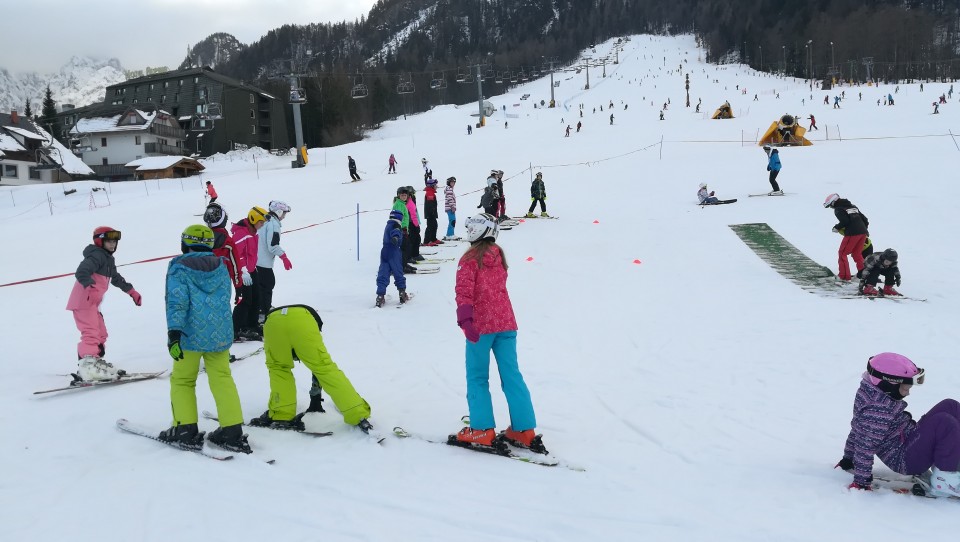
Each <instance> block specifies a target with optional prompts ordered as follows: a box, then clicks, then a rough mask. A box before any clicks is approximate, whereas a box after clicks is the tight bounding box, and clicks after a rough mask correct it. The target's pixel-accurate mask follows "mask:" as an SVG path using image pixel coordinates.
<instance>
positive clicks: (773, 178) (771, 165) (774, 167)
mask: <svg viewBox="0 0 960 542" xmlns="http://www.w3.org/2000/svg"><path fill="white" fill-rule="evenodd" d="M763 151H764V152H765V153H767V157H768V159H767V171H769V172H770V179H769V180H770V186H771V187H772V188H773V190H772V191H771V192H770V193H769V195H771V196H782V195H783V190H780V185H779V184H777V175H779V174H780V168H781V167H783V166H782V165H781V163H780V151H779V150H777V149H774V148H773V147H771V146H770V144H769V143H767V144H766V145H764V146H763Z"/></svg>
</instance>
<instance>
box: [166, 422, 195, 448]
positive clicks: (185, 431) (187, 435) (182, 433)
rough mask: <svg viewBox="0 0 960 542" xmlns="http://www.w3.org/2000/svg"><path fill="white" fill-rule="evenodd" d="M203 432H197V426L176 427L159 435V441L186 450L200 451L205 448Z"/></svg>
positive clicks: (188, 424)
mask: <svg viewBox="0 0 960 542" xmlns="http://www.w3.org/2000/svg"><path fill="white" fill-rule="evenodd" d="M203 435H204V434H203V432H200V431H197V424H195V423H187V424H183V425H174V426H173V427H171V428H170V429H167V430H166V431H162V432H161V433H160V434H159V435H157V439H159V440H160V441H162V442H168V443H170V444H173V445H175V446H179V447H180V448H183V449H185V450H200V449H202V448H203Z"/></svg>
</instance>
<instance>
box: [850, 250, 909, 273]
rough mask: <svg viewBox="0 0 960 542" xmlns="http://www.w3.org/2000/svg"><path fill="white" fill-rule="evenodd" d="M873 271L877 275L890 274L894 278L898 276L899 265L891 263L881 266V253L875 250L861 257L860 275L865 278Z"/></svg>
mask: <svg viewBox="0 0 960 542" xmlns="http://www.w3.org/2000/svg"><path fill="white" fill-rule="evenodd" d="M873 273H876V274H878V275H883V276H885V277H890V276H892V277H893V278H895V279H899V278H900V267H899V266H897V265H891V266H890V267H884V266H883V253H882V252H875V253H873V254H870V255H869V256H867V257H866V258H864V259H863V272H862V273H860V276H861V277H863V278H864V279H866V278H867V277H869V276H870V275H872V274H873Z"/></svg>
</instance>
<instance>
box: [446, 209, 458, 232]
mask: <svg viewBox="0 0 960 542" xmlns="http://www.w3.org/2000/svg"><path fill="white" fill-rule="evenodd" d="M456 227H457V213H456V212H454V211H447V237H453V229H454V228H456Z"/></svg>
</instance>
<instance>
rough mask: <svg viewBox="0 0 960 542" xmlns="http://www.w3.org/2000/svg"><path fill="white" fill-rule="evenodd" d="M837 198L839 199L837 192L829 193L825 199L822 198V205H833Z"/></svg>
mask: <svg viewBox="0 0 960 542" xmlns="http://www.w3.org/2000/svg"><path fill="white" fill-rule="evenodd" d="M838 199H840V195H839V194H830V195H829V196H827V199H825V200H823V206H824V207H833V204H834V203H836V202H837V200H838Z"/></svg>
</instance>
